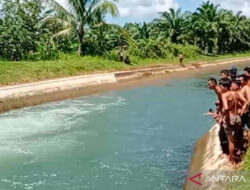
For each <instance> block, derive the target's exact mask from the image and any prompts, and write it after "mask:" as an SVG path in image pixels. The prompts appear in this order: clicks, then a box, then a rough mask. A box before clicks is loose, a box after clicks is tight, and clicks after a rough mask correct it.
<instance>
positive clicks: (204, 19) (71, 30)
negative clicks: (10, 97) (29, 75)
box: [0, 0, 250, 60]
mask: <svg viewBox="0 0 250 190" xmlns="http://www.w3.org/2000/svg"><path fill="white" fill-rule="evenodd" d="M108 14H109V15H112V16H118V15H119V11H118V9H117V7H116V1H112V0H80V1H79V0H68V7H67V9H66V8H65V7H63V6H61V5H60V4H58V3H57V2H56V1H55V0H42V1H41V0H5V1H4V2H3V3H2V6H1V11H0V57H2V58H6V59H12V60H20V59H56V58H57V57H58V54H59V52H60V51H62V52H66V53H67V52H74V51H75V52H78V53H79V54H81V55H82V56H84V55H100V56H105V57H107V58H110V59H112V57H115V56H116V55H117V53H118V51H119V50H120V49H121V48H124V47H125V49H126V51H127V52H128V53H129V54H130V55H132V56H137V57H140V58H158V57H161V58H164V57H169V56H177V55H178V53H183V54H184V55H186V56H194V55H196V54H198V53H200V54H209V55H216V54H224V53H232V52H242V51H249V49H250V19H249V18H248V17H246V16H244V15H242V13H241V12H239V13H237V14H234V13H233V11H231V10H225V9H221V8H220V6H218V5H215V4H213V3H211V2H209V1H207V2H203V3H202V4H201V5H200V6H199V7H198V8H197V9H196V11H194V12H182V11H181V9H178V10H174V9H170V10H165V11H164V12H161V13H159V18H156V19H153V21H152V22H149V23H145V22H144V23H127V24H125V26H124V27H122V26H118V25H112V24H108V23H106V22H105V16H106V15H108Z"/></svg>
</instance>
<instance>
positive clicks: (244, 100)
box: [239, 93, 249, 116]
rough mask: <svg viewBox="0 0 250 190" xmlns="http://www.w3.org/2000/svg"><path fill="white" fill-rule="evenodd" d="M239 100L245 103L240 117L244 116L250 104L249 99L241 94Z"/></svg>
mask: <svg viewBox="0 0 250 190" xmlns="http://www.w3.org/2000/svg"><path fill="white" fill-rule="evenodd" d="M239 100H240V101H241V102H242V103H243V106H242V109H241V113H240V115H241V116H242V115H243V114H244V113H245V112H246V110H247V108H248V106H249V104H248V102H247V99H246V98H245V97H244V96H243V95H242V94H241V93H239Z"/></svg>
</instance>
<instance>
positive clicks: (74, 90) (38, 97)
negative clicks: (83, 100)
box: [0, 58, 250, 112]
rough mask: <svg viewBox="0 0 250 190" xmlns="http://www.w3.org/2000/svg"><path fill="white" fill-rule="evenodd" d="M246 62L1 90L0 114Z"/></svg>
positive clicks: (89, 77) (125, 73) (165, 68)
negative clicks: (138, 81) (108, 87)
mask: <svg viewBox="0 0 250 190" xmlns="http://www.w3.org/2000/svg"><path fill="white" fill-rule="evenodd" d="M246 61H250V58H241V59H231V60H224V61H217V62H214V63H198V64H197V63H196V64H191V65H189V66H187V67H185V68H181V67H178V66H161V67H153V68H146V69H139V70H131V71H121V72H112V73H104V74H93V75H83V76H76V77H68V78H62V79H54V80H47V81H42V82H35V83H28V84H22V85H13V86H6V87H1V88H0V112H3V111H8V110H10V109H16V108H21V107H25V106H32V105H37V104H41V103H45V102H51V101H57V100H63V99H67V98H71V97H75V96H81V95H85V94H91V93H95V92H99V91H100V89H101V88H103V89H105V85H111V84H118V83H121V82H124V81H129V80H133V79H139V78H145V77H148V76H151V75H154V76H156V75H163V74H168V73H174V72H178V71H186V70H191V69H193V70H194V69H199V68H203V67H212V66H218V65H224V64H230V63H242V62H246Z"/></svg>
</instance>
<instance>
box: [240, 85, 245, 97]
mask: <svg viewBox="0 0 250 190" xmlns="http://www.w3.org/2000/svg"><path fill="white" fill-rule="evenodd" d="M239 94H241V95H242V96H243V97H246V87H245V86H244V87H243V88H242V89H241V90H240V93H239Z"/></svg>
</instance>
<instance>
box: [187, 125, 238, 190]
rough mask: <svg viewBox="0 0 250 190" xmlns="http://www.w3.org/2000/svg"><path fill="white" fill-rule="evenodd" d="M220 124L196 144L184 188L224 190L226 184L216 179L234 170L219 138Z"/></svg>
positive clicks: (189, 189)
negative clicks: (223, 154) (223, 151)
mask: <svg viewBox="0 0 250 190" xmlns="http://www.w3.org/2000/svg"><path fill="white" fill-rule="evenodd" d="M219 129H220V126H219V125H218V124H216V125H215V126H214V127H212V128H211V129H210V130H209V131H208V132H207V133H206V134H205V135H204V136H203V137H202V138H201V139H199V140H198V141H197V143H196V145H195V149H194V153H193V157H192V160H191V164H190V168H189V170H188V174H187V178H186V182H185V186H184V190H223V189H225V188H226V184H225V183H223V182H222V181H215V180H214V179H213V178H218V177H219V176H227V175H229V176H230V173H231V172H233V170H232V168H231V167H230V163H229V160H228V158H226V157H223V156H222V150H221V146H220V140H219V136H218V133H219ZM216 180H217V179H216Z"/></svg>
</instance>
